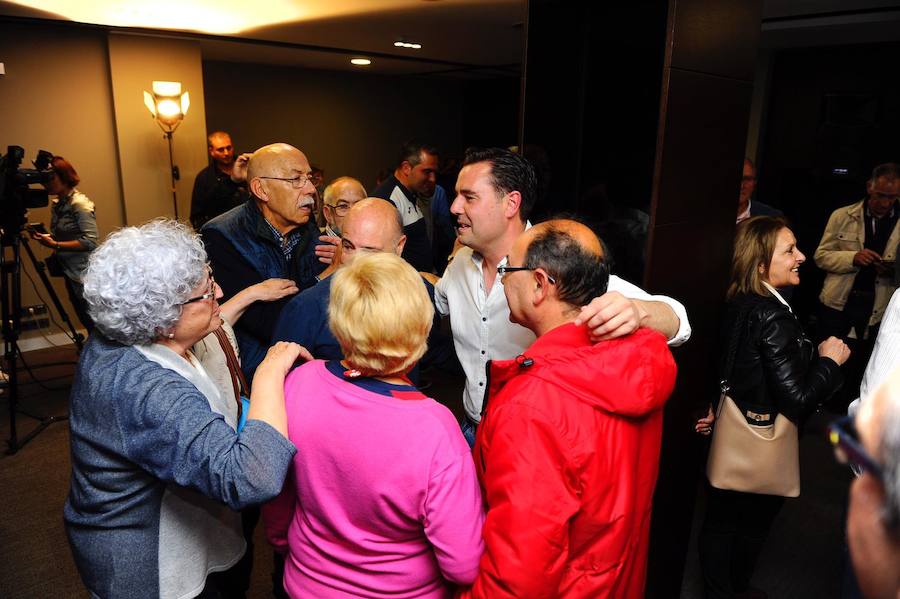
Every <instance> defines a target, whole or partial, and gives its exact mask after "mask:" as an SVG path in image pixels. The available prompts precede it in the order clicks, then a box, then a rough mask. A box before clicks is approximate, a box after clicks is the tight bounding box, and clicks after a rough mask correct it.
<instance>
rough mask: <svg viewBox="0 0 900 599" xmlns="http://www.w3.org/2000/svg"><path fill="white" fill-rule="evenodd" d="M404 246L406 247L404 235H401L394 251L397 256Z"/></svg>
mask: <svg viewBox="0 0 900 599" xmlns="http://www.w3.org/2000/svg"><path fill="white" fill-rule="evenodd" d="M405 245H406V235H401V236H400V239H399V240H398V241H397V247H396V249H395V251H396V252H397V255H398V256H399V255H401V254H402V253H403V247H404V246H405Z"/></svg>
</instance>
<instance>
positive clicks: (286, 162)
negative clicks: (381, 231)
mask: <svg viewBox="0 0 900 599" xmlns="http://www.w3.org/2000/svg"><path fill="white" fill-rule="evenodd" d="M309 173H310V167H309V162H308V161H307V159H306V156H305V155H304V154H303V152H301V151H300V150H298V149H297V148H295V147H293V146H290V145H288V144H284V143H277V144H271V145H268V146H264V147H262V148H260V149H258V150H257V151H256V152H254V153H253V156H251V157H250V161H249V163H248V165H247V181H248V183H249V188H250V192H251V193H252V197H251V198H250V199H249V200H247V201H246V202H244V203H243V204H241V205H240V206H238V207H236V208H233V209H232V210H229V211H228V212H226V213H225V214H222V215H221V216H218V217H216V218H214V219H213V220H211V221H209V222H208V223H206V225H205V226H204V227H203V230H202V231H201V235H202V237H203V242H204V244H205V245H206V252H207V253H208V254H209V259H210V262H212V266H213V271H214V272H215V277H216V282H217V283H218V284H219V286H220V287H221V288H222V292H223V293H224V298H223V301H227V300H228V299H229V298H230V297H232V296H233V295H234V294H236V293H237V292H239V291H241V290H242V289H245V288H247V287H249V286H250V285H254V284H256V283H260V282H262V281H265V280H266V279H270V278H273V277H277V278H282V279H291V280H292V281H294V282H295V283H296V284H297V287H299V288H300V290H301V291H302V290H304V289H306V288H307V287H312V286H313V285H314V284H315V282H316V278H317V276H318V275H319V273H321V272H322V270H323V269H324V268H325V265H324V264H322V263H321V262H320V261H319V260H318V259H317V257H316V251H315V250H316V245H315V244H316V241H317V239H318V237H319V229H318V227H317V226H316V223H315V220H314V219H312V218H310V217H311V216H312V214H313V210H314V209H315V199H314V196H313V194H314V190H315V188H314V187H313V184H312V182H311V181H310V179H309ZM331 247H333V246H331ZM329 261H330V260H329ZM289 299H290V298H289V297H286V298H283V299H281V300H277V301H274V302H265V303H263V302H257V303H256V304H254V305H252V306H250V307H249V308H248V309H247V311H246V312H245V313H244V315H243V316H242V317H241V319H240V321H238V323H237V324H236V325H235V327H234V331H235V334H236V335H237V338H238V344H239V346H240V350H241V368H242V369H243V370H244V374H245V375H246V376H247V380H248V381H252V379H253V373H254V372H255V371H256V367H257V366H258V365H259V363H260V362H262V359H263V357H264V356H265V353H266V350H267V349H268V348H269V340H270V339H271V338H272V333H273V331H274V329H275V323H276V322H278V316H279V315H280V313H281V309H282V308H283V307H284V305H285V304H286V303H287V302H288V300H289ZM251 384H252V382H251Z"/></svg>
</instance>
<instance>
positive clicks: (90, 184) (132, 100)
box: [0, 23, 207, 347]
mask: <svg viewBox="0 0 900 599" xmlns="http://www.w3.org/2000/svg"><path fill="white" fill-rule="evenodd" d="M0 62H3V63H4V64H5V68H6V75H5V76H0V145H2V147H0V152H2V153H4V154H5V153H6V146H8V145H19V146H23V147H24V148H25V151H26V158H27V161H28V162H26V163H24V164H23V166H30V160H31V159H33V158H34V156H35V154H36V153H37V150H38V149H46V150H50V151H52V152H54V153H55V154H59V155H61V156H64V157H66V158H67V159H69V160H70V161H71V162H72V164H73V165H74V166H75V168H76V169H77V171H78V174H79V175H80V176H81V179H82V182H81V184H80V185H79V189H80V190H81V191H83V192H84V193H85V194H87V195H88V197H90V198H91V200H93V201H94V204H95V209H96V215H97V225H98V228H99V230H100V237H101V239H102V238H104V237H105V236H106V235H108V234H109V233H111V232H112V231H114V230H115V229H117V228H118V227H121V226H122V225H124V224H140V223H142V222H144V221H146V220H149V219H151V218H154V217H157V216H173V207H172V194H171V186H170V180H169V158H168V147H167V145H166V142H165V140H164V138H163V134H162V131H161V130H160V129H159V127H158V126H157V125H156V123H155V122H154V121H153V119H152V117H151V116H150V113H149V112H148V111H147V109H146V108H145V107H144V104H143V99H142V92H143V90H145V89H147V90H149V89H150V85H151V82H152V81H153V80H154V79H165V80H175V81H181V82H182V83H183V85H184V88H185V89H187V90H188V91H189V92H191V108H190V110H189V111H188V115H187V118H186V119H185V121H184V123H182V125H181V127H179V129H178V130H177V131H176V132H175V160H176V164H178V165H179V166H180V167H181V169H182V172H184V173H185V176H184V177H183V179H182V181H181V182H180V183H179V185H178V200H179V216H180V217H181V218H182V219H184V220H186V219H187V216H188V214H189V211H190V194H191V187H192V185H193V180H194V178H193V173H195V172H196V171H198V170H199V169H200V168H202V167H203V166H204V165H205V164H206V161H207V153H206V133H205V131H206V121H205V118H204V98H203V75H202V68H201V59H200V50H199V48H198V47H197V45H196V44H195V43H192V42H184V41H173V40H166V39H163V38H154V37H138V36H125V35H115V34H107V33H106V32H104V31H99V30H91V29H83V28H75V27H64V26H52V25H51V26H37V25H23V24H9V23H3V24H0ZM3 208H5V207H3ZM28 218H29V220H30V221H42V222H44V223H46V224H47V225H49V223H50V210H49V208H40V209H35V210H31V211H30V213H29V217H28ZM31 247H32V248H33V249H34V252H35V254H36V255H37V257H38V258H39V259H42V258H46V257H47V256H48V255H49V254H50V251H49V250H48V249H46V248H44V247H43V246H40V245H38V244H37V243H32V244H31ZM23 256H24V254H23ZM24 269H25V270H24V273H23V277H22V304H23V305H25V306H28V305H33V304H38V303H45V304H48V305H50V304H51V300H50V298H49V297H48V296H47V293H46V292H45V290H44V289H43V287H42V284H41V282H40V280H39V279H38V277H37V275H36V273H34V269H33V268H32V267H31V265H30V263H29V262H28V261H27V259H25V265H24ZM29 277H30V278H31V279H33V280H34V281H35V282H36V284H37V286H38V289H39V291H40V295H42V296H43V298H42V299H41V298H39V297H38V294H37V293H36V292H35V291H34V289H33V288H32V285H31V284H30V283H29V281H28V279H29ZM51 282H52V284H53V287H54V289H55V290H56V292H57V295H59V297H60V299H61V300H62V302H63V306H64V308H65V309H66V311H67V312H68V314H69V316H70V317H71V318H72V319H73V321H75V320H76V318H75V312H74V310H72V308H71V305H70V304H69V301H68V296H67V294H66V291H65V285H64V284H63V281H62V279H58V278H51ZM76 326H78V325H76ZM45 332H46V331H45ZM58 332H59V331H58V330H57V329H55V328H54V329H53V330H51V331H50V334H57V333H58ZM38 337H40V333H38V332H26V333H24V334H23V340H25V341H24V342H23V346H26V347H28V346H30V345H33V344H29V343H27V340H28V339H32V338H38ZM59 341H60V342H62V341H64V339H59Z"/></svg>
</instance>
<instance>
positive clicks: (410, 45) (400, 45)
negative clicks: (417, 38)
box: [394, 40, 422, 50]
mask: <svg viewBox="0 0 900 599" xmlns="http://www.w3.org/2000/svg"><path fill="white" fill-rule="evenodd" d="M394 46H395V47H397V48H411V49H413V50H421V49H422V44H420V43H418V42H405V41H403V40H397V41H396V42H394Z"/></svg>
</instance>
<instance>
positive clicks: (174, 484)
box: [64, 333, 296, 598]
mask: <svg viewBox="0 0 900 599" xmlns="http://www.w3.org/2000/svg"><path fill="white" fill-rule="evenodd" d="M173 355H174V354H173ZM183 367H184V368H188V369H189V368H190V366H188V364H187V362H184V366H183ZM180 368H182V367H179V366H177V365H175V363H174V362H173V363H172V366H171V367H164V366H163V365H161V364H160V363H158V362H157V361H154V360H152V359H148V357H147V356H146V355H145V353H144V352H143V350H139V349H138V348H135V347H127V346H123V345H119V344H118V343H115V342H112V341H109V340H107V339H105V338H104V337H102V336H101V335H99V334H97V333H95V334H93V335H91V337H90V339H89V341H88V343H87V345H86V346H85V348H84V351H83V352H82V355H81V359H80V361H79V365H78V370H77V372H76V376H75V382H74V384H73V387H72V396H71V401H70V412H71V418H70V427H71V450H72V479H71V486H70V490H69V496H68V498H67V500H66V505H65V510H64V516H65V525H66V533H67V534H68V537H69V543H70V545H71V547H72V553H73V555H74V558H75V564H76V566H77V567H78V571H79V573H80V574H81V577H82V580H83V581H84V583H85V585H86V586H87V587H88V589H89V590H90V591H91V592H92V593H93V594H94V595H97V596H99V597H104V598H105V597H193V596H195V595H196V594H198V593H200V591H201V590H202V589H203V584H204V581H205V579H206V575H207V574H208V573H209V572H211V571H216V570H222V569H225V568H227V567H229V566H230V565H231V564H232V563H234V561H236V559H237V558H239V557H240V554H241V553H243V545H242V543H243V540H242V539H240V543H241V545H240V546H239V547H240V551H237V553H236V557H235V551H234V550H233V548H234V543H235V542H236V541H235V539H234V523H235V516H237V514H236V513H235V512H234V511H233V510H239V509H241V508H244V507H246V506H248V505H252V504H258V503H262V502H265V501H267V500H268V499H270V498H272V497H274V496H275V495H277V494H278V493H279V492H280V491H281V487H282V484H283V483H284V477H285V474H286V473H287V469H288V467H289V466H290V463H291V459H292V458H293V455H294V452H295V451H296V449H295V448H294V446H293V444H291V442H290V441H288V440H287V439H285V438H284V437H282V436H281V435H280V434H279V433H278V432H277V431H275V429H273V428H272V427H271V426H269V425H268V424H266V423H264V422H262V421H259V420H251V421H248V422H247V425H246V427H245V428H244V429H243V431H242V432H241V434H240V435H238V434H237V433H235V432H234V429H233V428H232V427H231V426H230V425H229V424H228V423H227V422H226V421H225V419H224V418H223V416H222V415H221V414H217V413H216V412H214V411H213V410H212V409H211V408H210V403H209V401H208V400H207V397H206V396H205V395H204V394H203V393H201V392H200V391H199V390H198V388H197V386H195V385H194V384H193V383H191V382H190V381H189V380H188V379H187V378H185V376H182V374H179V372H178V370H179V369H180ZM184 374H186V375H188V376H190V373H188V372H184ZM201 386H202V385H201ZM223 504H224V505H223ZM226 506H227V507H226ZM229 508H230V509H229ZM239 532H240V531H239V529H238V530H237V534H238V535H239ZM221 546H230V547H232V551H230V553H228V554H227V555H225V554H223V553H222V551H221V550H218V548H219V547H221ZM217 551H218V553H217Z"/></svg>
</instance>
